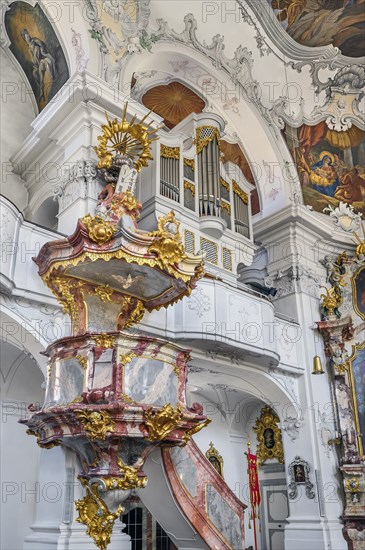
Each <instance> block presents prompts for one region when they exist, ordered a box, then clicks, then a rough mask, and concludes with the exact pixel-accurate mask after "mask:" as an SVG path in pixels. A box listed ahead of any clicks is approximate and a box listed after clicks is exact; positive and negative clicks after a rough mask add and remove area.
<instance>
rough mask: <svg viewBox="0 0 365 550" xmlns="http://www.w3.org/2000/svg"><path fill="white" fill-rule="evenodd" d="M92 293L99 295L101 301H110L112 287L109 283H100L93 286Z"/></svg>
mask: <svg viewBox="0 0 365 550" xmlns="http://www.w3.org/2000/svg"><path fill="white" fill-rule="evenodd" d="M94 294H95V295H96V296H99V298H100V300H101V301H102V302H111V301H112V294H113V289H112V288H110V286H109V285H100V286H97V287H95V290H94Z"/></svg>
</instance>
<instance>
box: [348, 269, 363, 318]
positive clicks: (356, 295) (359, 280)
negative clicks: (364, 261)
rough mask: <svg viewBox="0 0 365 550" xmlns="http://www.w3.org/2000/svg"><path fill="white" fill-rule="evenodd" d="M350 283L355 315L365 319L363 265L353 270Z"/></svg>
mask: <svg viewBox="0 0 365 550" xmlns="http://www.w3.org/2000/svg"><path fill="white" fill-rule="evenodd" d="M351 285H352V305H353V307H354V310H355V312H356V313H357V315H358V316H359V317H360V318H361V319H362V320H363V321H365V265H364V266H362V267H360V268H359V269H357V270H356V271H355V273H354V274H353V276H352V277H351ZM358 291H359V292H358ZM360 291H361V294H360ZM359 305H360V307H359Z"/></svg>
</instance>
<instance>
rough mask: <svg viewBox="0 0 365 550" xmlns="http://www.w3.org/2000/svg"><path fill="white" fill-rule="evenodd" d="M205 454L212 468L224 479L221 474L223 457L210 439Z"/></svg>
mask: <svg viewBox="0 0 365 550" xmlns="http://www.w3.org/2000/svg"><path fill="white" fill-rule="evenodd" d="M205 456H206V457H207V459H208V460H209V462H210V463H211V465H212V466H213V468H214V469H215V470H216V471H217V472H218V474H219V475H220V476H221V477H222V478H223V479H224V476H223V464H224V462H223V458H222V456H221V455H220V454H219V452H218V451H217V449H216V448H215V447H214V444H213V442H212V441H211V442H210V443H209V449H208V450H207V452H206V453H205Z"/></svg>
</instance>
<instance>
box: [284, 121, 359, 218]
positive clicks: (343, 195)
mask: <svg viewBox="0 0 365 550" xmlns="http://www.w3.org/2000/svg"><path fill="white" fill-rule="evenodd" d="M284 135H285V139H286V142H287V144H288V147H289V149H290V152H291V154H292V157H293V160H294V162H295V165H296V168H297V171H298V176H299V179H300V184H301V188H302V193H303V200H304V203H305V204H306V205H307V206H309V207H311V208H312V209H313V210H315V211H316V212H323V210H324V209H325V208H327V207H328V205H330V206H332V207H336V206H338V205H339V203H340V202H344V203H347V204H351V205H352V206H353V208H354V210H356V211H357V212H362V213H363V216H365V204H364V199H365V139H364V138H365V132H363V131H362V130H360V129H359V128H357V127H356V126H352V127H351V128H349V130H346V131H344V132H337V131H336V130H330V129H329V128H328V126H327V125H326V123H325V122H320V123H319V124H316V125H315V126H307V125H306V124H303V125H302V126H301V127H300V128H297V129H296V128H292V127H290V126H286V128H285V130H284Z"/></svg>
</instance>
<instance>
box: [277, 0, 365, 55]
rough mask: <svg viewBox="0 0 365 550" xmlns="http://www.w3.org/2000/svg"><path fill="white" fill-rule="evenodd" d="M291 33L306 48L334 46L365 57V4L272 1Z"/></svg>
mask: <svg viewBox="0 0 365 550" xmlns="http://www.w3.org/2000/svg"><path fill="white" fill-rule="evenodd" d="M268 2H269V3H270V5H271V7H272V9H273V10H274V13H275V14H276V17H277V19H278V20H279V21H280V23H281V25H282V26H283V27H284V28H285V29H286V31H287V33H288V34H289V35H290V36H291V37H292V38H293V39H294V40H295V41H296V42H298V43H299V44H302V46H328V45H329V44H332V45H333V46H335V47H337V48H339V49H340V51H341V53H342V54H343V55H346V56H349V57H361V56H363V55H365V1H364V0H268Z"/></svg>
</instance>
